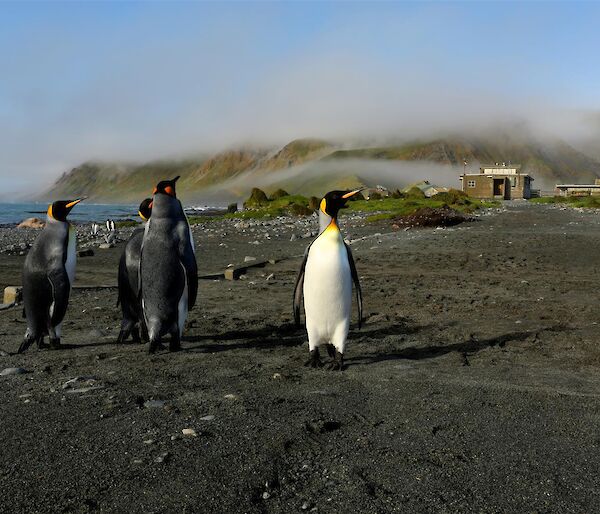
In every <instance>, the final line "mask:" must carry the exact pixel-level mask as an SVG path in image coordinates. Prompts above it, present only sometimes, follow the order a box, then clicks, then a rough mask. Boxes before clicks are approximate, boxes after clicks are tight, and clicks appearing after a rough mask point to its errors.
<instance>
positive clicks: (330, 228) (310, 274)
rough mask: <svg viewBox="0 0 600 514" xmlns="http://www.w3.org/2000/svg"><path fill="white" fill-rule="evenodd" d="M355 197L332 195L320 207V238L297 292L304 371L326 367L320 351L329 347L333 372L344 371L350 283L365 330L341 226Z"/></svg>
mask: <svg viewBox="0 0 600 514" xmlns="http://www.w3.org/2000/svg"><path fill="white" fill-rule="evenodd" d="M360 191H361V190H360V189H357V190H354V191H330V192H329V193H327V194H326V195H325V196H324V197H323V199H322V200H321V203H320V206H319V225H320V227H321V232H320V234H319V235H318V236H317V237H316V238H315V240H314V241H313V242H312V243H311V244H310V245H309V246H308V248H307V249H306V251H305V253H304V259H303V261H302V265H301V267H300V273H299V274H298V278H297V279H296V286H295V289H294V302H293V311H294V320H295V322H296V325H300V304H301V302H302V299H303V298H304V312H305V317H306V331H307V333H308V346H309V356H310V357H309V360H308V361H307V362H306V364H305V365H306V366H310V367H313V368H317V367H322V366H323V363H322V362H321V358H320V355H319V347H320V346H323V345H325V346H326V348H327V353H328V354H329V356H330V357H331V358H332V359H333V360H332V362H331V363H330V364H329V365H328V368H329V369H332V370H342V369H343V367H344V351H345V348H346V340H347V338H348V331H349V328H350V316H351V307H352V283H353V282H354V285H355V288H356V299H357V303H358V326H359V328H360V326H361V324H362V292H361V289H360V282H359V280H358V273H357V272H356V266H355V265H354V259H353V258H352V252H351V251H350V248H349V247H348V245H346V243H345V242H344V238H343V237H342V234H341V232H340V229H339V227H338V225H337V217H338V213H339V211H340V209H343V208H344V207H346V202H347V201H348V199H349V198H351V197H352V196H354V195H356V194H357V193H359V192H360Z"/></svg>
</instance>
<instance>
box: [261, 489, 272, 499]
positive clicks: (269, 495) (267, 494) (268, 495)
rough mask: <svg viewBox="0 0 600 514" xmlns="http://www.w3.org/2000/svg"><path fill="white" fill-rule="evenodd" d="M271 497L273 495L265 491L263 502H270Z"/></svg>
mask: <svg viewBox="0 0 600 514" xmlns="http://www.w3.org/2000/svg"><path fill="white" fill-rule="evenodd" d="M270 497H271V494H270V493H269V491H265V492H264V493H262V498H263V500H268V499H269V498H270Z"/></svg>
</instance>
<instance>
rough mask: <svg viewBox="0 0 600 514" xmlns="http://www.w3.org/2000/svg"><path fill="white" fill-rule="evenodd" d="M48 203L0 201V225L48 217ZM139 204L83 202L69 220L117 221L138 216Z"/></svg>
mask: <svg viewBox="0 0 600 514" xmlns="http://www.w3.org/2000/svg"><path fill="white" fill-rule="evenodd" d="M47 210H48V204H47V203H41V202H40V203H2V202H0V225H12V224H14V223H20V222H21V221H23V220H24V219H26V218H41V219H43V220H45V219H46V211H47ZM137 211H138V205H134V204H131V205H122V204H121V205H117V204H98V203H87V202H85V201H84V202H81V203H80V204H78V205H76V206H75V207H73V210H72V211H71V214H69V220H71V221H73V222H75V223H86V222H91V221H96V222H98V223H104V222H105V221H106V220H107V219H113V220H115V221H118V220H124V219H135V218H137Z"/></svg>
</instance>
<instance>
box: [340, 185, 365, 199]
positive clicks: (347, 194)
mask: <svg viewBox="0 0 600 514" xmlns="http://www.w3.org/2000/svg"><path fill="white" fill-rule="evenodd" d="M364 190H365V188H364V187H361V188H360V189H355V190H354V191H349V192H347V193H346V194H345V195H342V198H343V199H344V200H347V199H348V198H352V197H353V196H354V195H356V194H358V193H360V192H361V191H364Z"/></svg>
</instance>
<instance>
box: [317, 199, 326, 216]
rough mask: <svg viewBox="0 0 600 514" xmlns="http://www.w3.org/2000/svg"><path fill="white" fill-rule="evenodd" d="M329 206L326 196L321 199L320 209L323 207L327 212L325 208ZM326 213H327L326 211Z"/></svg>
mask: <svg viewBox="0 0 600 514" xmlns="http://www.w3.org/2000/svg"><path fill="white" fill-rule="evenodd" d="M326 207H327V200H325V198H323V200H321V205H320V206H319V209H321V210H322V211H323V212H325V208H326ZM325 214H327V213H326V212H325Z"/></svg>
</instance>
